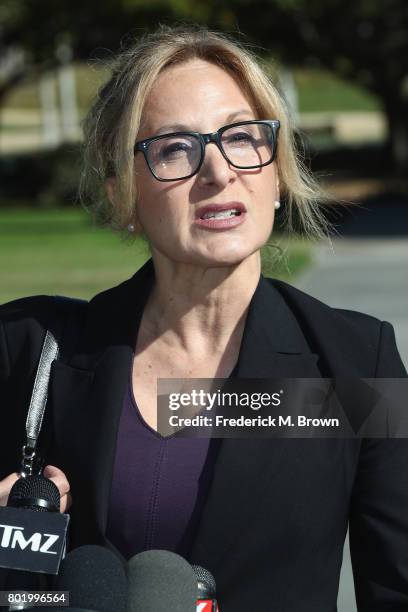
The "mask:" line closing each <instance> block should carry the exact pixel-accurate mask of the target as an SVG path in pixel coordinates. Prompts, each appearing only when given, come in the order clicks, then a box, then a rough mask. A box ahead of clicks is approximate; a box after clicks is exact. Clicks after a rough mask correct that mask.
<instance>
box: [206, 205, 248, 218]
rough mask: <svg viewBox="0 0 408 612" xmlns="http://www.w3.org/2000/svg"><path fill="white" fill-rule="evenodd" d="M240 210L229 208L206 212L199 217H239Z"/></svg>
mask: <svg viewBox="0 0 408 612" xmlns="http://www.w3.org/2000/svg"><path fill="white" fill-rule="evenodd" d="M241 212H242V211H240V210H238V209H236V208H231V209H230V210H221V211H220V212H215V211H212V212H207V213H205V214H204V215H202V217H200V219H228V218H229V217H239V216H240V215H241Z"/></svg>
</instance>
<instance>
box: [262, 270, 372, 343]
mask: <svg viewBox="0 0 408 612" xmlns="http://www.w3.org/2000/svg"><path fill="white" fill-rule="evenodd" d="M267 280H268V281H269V282H270V283H271V284H272V285H273V286H274V287H275V288H276V289H278V290H279V292H280V293H281V294H282V295H283V297H284V298H285V299H286V301H287V302H288V303H289V304H290V305H291V306H292V307H293V308H295V309H297V310H298V311H299V312H302V313H303V314H304V315H305V316H308V317H315V320H316V321H322V320H323V321H324V322H331V324H332V325H334V324H336V323H337V324H338V325H340V326H349V327H351V329H355V328H358V329H359V330H360V331H362V332H364V331H366V332H367V333H370V334H372V333H376V332H378V330H379V328H380V327H381V325H382V324H383V323H384V321H382V320H381V319H378V318H377V317H375V316H373V315H370V314H368V313H365V312H360V311H358V310H352V309H346V308H337V307H336V306H330V305H329V304H326V303H325V302H322V301H321V300H319V299H318V298H316V297H314V296H312V295H310V294H309V293H306V292H305V291H302V290H301V289H298V288H297V287H295V286H293V285H291V284H289V283H287V282H285V281H282V280H277V279H267Z"/></svg>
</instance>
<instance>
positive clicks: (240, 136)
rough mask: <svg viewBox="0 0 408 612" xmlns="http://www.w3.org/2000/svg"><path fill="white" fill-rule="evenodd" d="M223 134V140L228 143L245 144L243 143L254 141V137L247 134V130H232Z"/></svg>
mask: <svg viewBox="0 0 408 612" xmlns="http://www.w3.org/2000/svg"><path fill="white" fill-rule="evenodd" d="M224 136H225V142H226V144H228V145H234V144H235V145H240V144H242V145H245V144H253V143H254V142H255V138H254V136H253V135H252V134H249V133H248V132H243V131H241V132H234V133H232V134H231V133H230V132H228V134H226V135H224Z"/></svg>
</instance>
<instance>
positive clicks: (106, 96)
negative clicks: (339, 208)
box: [79, 26, 328, 238]
mask: <svg viewBox="0 0 408 612" xmlns="http://www.w3.org/2000/svg"><path fill="white" fill-rule="evenodd" d="M194 58H198V59H202V60H206V61H209V62H212V63H215V64H217V65H218V66H221V67H222V68H224V69H225V70H226V71H228V73H230V74H231V75H232V76H234V77H235V78H236V79H237V81H238V82H239V83H240V85H241V87H242V89H243V92H244V93H245V94H246V95H247V96H248V98H249V99H250V100H251V102H252V103H253V104H254V107H255V110H256V113H257V115H258V118H261V119H279V121H280V123H281V127H280V130H279V136H278V147H277V156H276V163H277V169H278V175H279V182H280V191H281V195H282V196H283V197H284V199H285V206H284V226H285V227H286V229H288V230H289V231H296V230H298V231H300V232H301V233H304V234H306V235H307V236H308V237H310V238H320V237H324V236H327V234H328V223H327V221H326V218H325V215H324V212H323V210H322V207H323V206H324V205H325V204H326V202H327V198H326V196H325V193H324V191H323V190H322V188H321V187H320V185H319V184H318V183H317V181H316V180H315V179H314V178H313V176H312V175H311V174H310V172H309V170H308V169H307V168H306V166H305V165H304V163H303V160H302V156H301V155H300V152H299V150H298V148H297V145H296V140H295V131H294V129H293V125H292V121H291V118H290V114H289V111H288V108H287V105H286V103H285V101H284V98H283V96H282V95H281V94H280V93H279V90H278V87H277V85H276V84H275V83H274V82H273V80H272V78H270V77H269V76H268V74H267V73H266V71H265V70H263V68H262V67H261V65H260V62H259V61H258V60H257V58H256V56H255V55H254V54H253V52H252V51H250V50H249V49H248V48H246V47H244V46H243V45H242V44H240V43H238V42H237V41H235V40H232V39H231V38H230V37H229V36H226V35H225V34H221V33H219V32H214V31H211V30H208V29H206V28H203V27H199V26H187V27H185V26H182V27H180V26H177V27H169V26H160V27H159V28H158V29H157V30H156V31H155V32H153V33H148V34H145V35H144V36H142V37H141V38H140V39H139V40H138V41H137V42H136V43H135V44H133V45H131V46H130V47H129V48H127V49H126V50H124V51H122V52H121V53H120V54H119V55H118V56H117V57H116V59H115V60H114V63H113V66H112V73H111V77H110V78H109V80H108V81H107V82H106V83H105V85H103V86H102V88H101V89H100V90H99V92H98V95H97V97H96V100H95V102H94V104H93V105H92V107H91V108H90V110H89V112H88V114H87V116H86V118H85V120H84V136H85V138H84V149H83V153H84V154H83V170H82V175H81V181H80V190H79V195H80V199H81V201H82V203H83V204H84V205H85V206H88V207H90V208H91V210H92V211H93V212H94V214H95V216H96V218H97V220H98V221H99V222H102V223H103V224H105V225H109V226H111V227H112V228H113V229H116V230H119V231H126V228H127V227H128V226H129V225H130V224H135V221H137V219H136V214H135V202H136V198H137V184H136V183H135V178H134V153H133V147H134V143H135V142H136V141H137V136H138V132H139V129H140V124H141V119H142V112H143V109H144V105H145V102H146V99H147V96H148V95H149V92H150V90H151V88H152V86H153V84H154V82H155V81H156V79H157V77H158V75H159V74H160V72H162V71H163V70H164V69H166V68H167V67H169V66H172V65H175V64H180V63H183V62H186V61H188V60H190V59H194ZM111 176H115V177H116V180H115V197H114V198H113V200H114V201H113V202H112V201H111V200H110V199H109V198H108V197H107V194H106V180H107V179H108V178H109V177H111ZM271 205H273V203H271Z"/></svg>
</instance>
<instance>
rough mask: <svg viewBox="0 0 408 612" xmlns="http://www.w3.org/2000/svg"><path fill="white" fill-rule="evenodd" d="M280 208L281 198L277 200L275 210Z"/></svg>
mask: <svg viewBox="0 0 408 612" xmlns="http://www.w3.org/2000/svg"><path fill="white" fill-rule="evenodd" d="M278 208H280V202H279V200H275V210H278Z"/></svg>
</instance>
